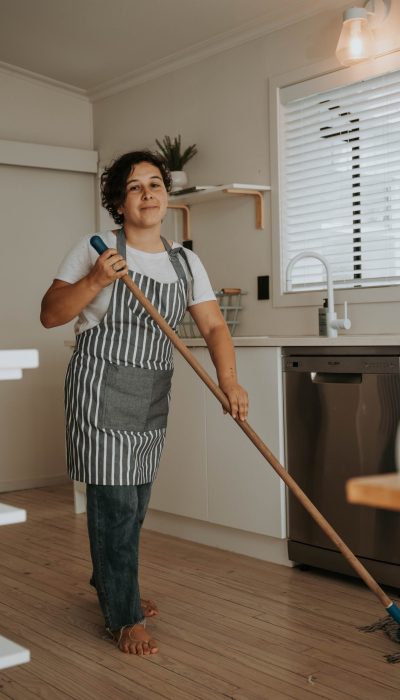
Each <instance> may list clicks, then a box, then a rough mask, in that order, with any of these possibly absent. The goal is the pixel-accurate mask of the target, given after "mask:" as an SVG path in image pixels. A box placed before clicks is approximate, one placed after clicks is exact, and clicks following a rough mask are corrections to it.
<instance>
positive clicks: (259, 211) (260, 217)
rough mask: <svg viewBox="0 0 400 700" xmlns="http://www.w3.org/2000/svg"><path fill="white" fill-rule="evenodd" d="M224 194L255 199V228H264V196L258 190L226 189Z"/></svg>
mask: <svg viewBox="0 0 400 700" xmlns="http://www.w3.org/2000/svg"><path fill="white" fill-rule="evenodd" d="M224 192H226V194H238V195H242V196H243V195H246V196H250V197H254V198H255V205H256V228H257V229H263V228H265V216H264V194H263V192H260V191H259V190H240V189H234V190H233V189H227V190H224Z"/></svg>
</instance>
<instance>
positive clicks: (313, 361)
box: [283, 355, 400, 374]
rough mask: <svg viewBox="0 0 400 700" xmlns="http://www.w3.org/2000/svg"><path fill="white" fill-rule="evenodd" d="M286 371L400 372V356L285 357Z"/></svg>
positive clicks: (340, 372)
mask: <svg viewBox="0 0 400 700" xmlns="http://www.w3.org/2000/svg"><path fill="white" fill-rule="evenodd" d="M283 371H284V372H336V373H339V374H346V373H348V372H349V373H353V372H357V373H359V374H399V373H400V357H399V356H396V357H387V356H384V357H377V356H371V357H368V356H361V357H357V356H354V355H351V356H346V355H342V356H339V355H331V356H301V355H300V356H299V355H298V356H294V357H284V361H283Z"/></svg>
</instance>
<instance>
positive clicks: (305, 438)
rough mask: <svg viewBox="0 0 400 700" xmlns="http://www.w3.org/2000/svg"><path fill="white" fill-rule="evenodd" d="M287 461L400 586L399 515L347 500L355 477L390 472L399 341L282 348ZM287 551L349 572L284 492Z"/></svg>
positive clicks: (399, 401) (360, 550) (343, 530)
mask: <svg viewBox="0 0 400 700" xmlns="http://www.w3.org/2000/svg"><path fill="white" fill-rule="evenodd" d="M283 371H284V386H285V442H286V466H287V469H288V471H289V473H290V474H291V475H292V476H293V478H294V479H295V480H296V481H297V483H298V484H299V485H300V486H301V488H302V489H303V490H304V491H305V493H306V494H307V495H308V496H309V498H310V499H311V500H312V501H313V503H314V504H315V505H316V507H317V508H318V510H320V511H321V513H322V514H323V515H324V516H325V517H326V518H327V520H328V521H329V522H330V523H331V525H332V526H333V527H334V528H335V530H337V532H338V533H339V535H340V536H341V537H342V538H343V539H344V541H345V542H346V543H347V544H348V545H349V547H350V548H351V549H352V550H353V552H354V554H356V556H357V557H358V558H359V559H360V560H361V561H362V562H363V564H364V565H365V566H366V568H367V569H368V570H369V571H370V573H371V574H372V575H373V576H374V577H375V578H376V579H377V580H378V581H379V582H380V583H384V584H387V585H390V586H394V587H397V588H398V587H400V513H398V512H394V511H388V510H381V509H377V508H369V507H366V506H357V505H352V504H349V503H347V501H346V495H345V484H346V481H347V479H349V478H350V477H353V476H366V475H369V474H379V473H382V474H383V473H387V472H394V471H396V465H395V439H396V431H397V426H398V424H399V421H400V347H384V348H382V347H380V348H373V347H368V348H360V347H341V348H334V349H333V348H332V347H329V348H321V347H318V348H310V347H306V348H304V347H301V348H285V349H284V350H283ZM288 530H289V541H288V552H289V558H290V559H291V560H292V561H295V562H297V563H299V564H308V565H311V566H316V567H320V568H324V569H329V570H332V571H338V572H342V573H346V574H352V575H354V572H353V571H352V569H351V568H350V567H349V565H348V564H347V562H346V561H345V560H344V559H343V557H342V555H340V554H339V553H338V552H337V551H336V550H335V547H334V545H333V544H332V543H331V541H330V540H329V539H328V538H327V537H326V535H324V533H323V532H322V531H321V530H320V528H318V526H317V525H316V524H315V523H314V521H313V520H312V518H311V517H310V516H309V515H308V513H307V512H306V511H305V510H304V508H303V507H302V506H301V505H300V504H299V503H298V501H297V499H295V498H294V497H293V496H292V494H290V493H289V495H288Z"/></svg>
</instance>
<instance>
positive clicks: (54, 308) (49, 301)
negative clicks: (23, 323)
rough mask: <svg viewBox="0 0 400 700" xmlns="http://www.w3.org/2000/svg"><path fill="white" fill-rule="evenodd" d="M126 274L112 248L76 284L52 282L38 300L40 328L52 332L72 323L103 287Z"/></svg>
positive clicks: (121, 259)
mask: <svg viewBox="0 0 400 700" xmlns="http://www.w3.org/2000/svg"><path fill="white" fill-rule="evenodd" d="M114 265H115V267H116V269H114V267H113V266H114ZM127 272H128V267H127V264H126V262H125V260H124V259H123V257H122V256H121V255H120V254H119V253H118V252H117V251H116V250H115V249H114V248H108V249H107V250H106V251H105V252H104V253H103V254H102V255H100V256H99V257H98V258H97V260H96V263H95V265H94V266H93V267H92V269H91V270H90V272H89V273H88V274H87V275H85V277H82V279H81V280H79V281H78V282H75V283H74V284H69V282H64V281H62V280H58V279H56V280H54V282H53V284H52V285H51V287H49V289H48V290H47V292H46V294H45V295H44V297H43V299H42V308H41V312H40V320H41V322H42V324H43V325H44V326H45V328H54V327H55V326H62V325H64V323H68V322H69V321H72V319H74V318H75V317H76V316H78V314H80V312H81V311H83V309H84V308H85V307H86V306H87V305H88V304H90V302H91V301H93V299H94V298H95V297H96V296H97V295H98V293H99V292H101V290H102V289H103V288H104V287H107V286H108V285H109V284H112V283H113V282H115V280H116V279H118V278H119V277H123V276H124V275H125V274H126V273H127Z"/></svg>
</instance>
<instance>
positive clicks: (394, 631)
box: [358, 615, 400, 664]
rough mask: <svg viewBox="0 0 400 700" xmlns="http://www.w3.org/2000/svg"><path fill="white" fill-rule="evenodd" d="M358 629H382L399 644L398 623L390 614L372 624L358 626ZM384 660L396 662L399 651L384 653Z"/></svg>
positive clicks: (399, 658) (398, 659) (399, 627)
mask: <svg viewBox="0 0 400 700" xmlns="http://www.w3.org/2000/svg"><path fill="white" fill-rule="evenodd" d="M358 629H360V630H362V631H363V632H375V630H383V631H384V632H385V633H386V634H387V636H388V637H389V638H390V639H391V640H392V641H393V642H397V643H398V644H400V625H399V623H398V622H396V620H393V618H392V617H390V615H387V617H383V618H382V619H381V620H377V621H376V622H374V623H373V624H372V625H365V626H364V627H359V628H358ZM385 659H386V661H388V663H389V664H397V663H399V662H400V652H397V653H396V654H386V655H385Z"/></svg>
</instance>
